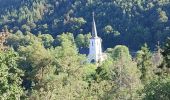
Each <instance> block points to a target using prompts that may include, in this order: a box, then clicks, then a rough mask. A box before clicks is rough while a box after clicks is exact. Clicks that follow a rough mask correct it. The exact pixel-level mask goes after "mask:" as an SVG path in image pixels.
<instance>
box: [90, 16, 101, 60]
mask: <svg viewBox="0 0 170 100" xmlns="http://www.w3.org/2000/svg"><path fill="white" fill-rule="evenodd" d="M91 35H92V37H91V38H90V44H89V54H88V62H90V63H100V62H102V61H103V60H104V57H103V55H104V54H103V53H102V39H101V38H100V37H98V36H97V29H96V23H95V19H94V13H93V22H92V34H91Z"/></svg>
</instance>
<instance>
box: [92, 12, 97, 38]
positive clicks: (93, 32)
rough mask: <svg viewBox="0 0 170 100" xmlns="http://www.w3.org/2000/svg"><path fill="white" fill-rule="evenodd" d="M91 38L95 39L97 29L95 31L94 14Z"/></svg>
mask: <svg viewBox="0 0 170 100" xmlns="http://www.w3.org/2000/svg"><path fill="white" fill-rule="evenodd" d="M92 37H97V29H96V23H95V19H94V12H93V22H92Z"/></svg>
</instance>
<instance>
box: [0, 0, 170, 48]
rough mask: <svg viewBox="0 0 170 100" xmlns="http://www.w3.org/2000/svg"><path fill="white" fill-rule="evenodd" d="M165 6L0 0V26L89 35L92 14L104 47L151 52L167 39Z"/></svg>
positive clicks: (130, 1)
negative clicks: (116, 45) (144, 46)
mask: <svg viewBox="0 0 170 100" xmlns="http://www.w3.org/2000/svg"><path fill="white" fill-rule="evenodd" d="M169 3H170V2H169V1H167V0H164V1H160V0H155V1H144V0H109V1H103V0H95V1H91V0H87V1H83V0H80V1H65V0H60V1H56V0H30V1H29V0H26V1H22V0H6V1H2V0H1V1H0V8H1V10H0V11H1V12H2V13H1V14H0V16H1V17H0V27H3V26H4V25H8V26H9V28H10V29H12V30H16V29H15V28H16V26H17V27H18V29H20V30H22V31H31V33H34V34H37V33H38V31H42V33H47V32H48V33H50V34H52V35H53V36H54V37H55V36H57V35H59V34H61V33H63V32H72V33H73V34H74V36H77V35H78V34H79V33H88V32H91V27H90V26H91V20H92V15H91V13H92V11H94V12H95V19H96V25H97V29H98V34H99V36H101V37H102V38H103V41H104V47H105V48H108V47H113V46H114V45H115V44H120V43H121V44H123V45H128V46H129V47H130V49H132V50H137V49H139V48H140V47H141V46H142V45H143V44H144V43H145V42H147V44H148V45H149V46H150V47H151V49H153V47H154V46H155V45H154V44H155V43H157V41H160V42H163V41H164V40H165V39H166V37H167V36H169V34H168V33H169V25H168V24H167V23H168V19H169V15H170V12H169V11H170V10H169ZM103 8H105V9H103ZM160 33H161V34H160ZM108 37H109V38H108ZM132 37H133V38H132ZM106 42H109V44H108V43H106Z"/></svg>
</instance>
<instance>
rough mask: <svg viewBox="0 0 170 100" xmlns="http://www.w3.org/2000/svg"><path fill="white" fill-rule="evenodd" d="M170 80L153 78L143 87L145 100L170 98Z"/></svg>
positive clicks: (165, 99)
mask: <svg viewBox="0 0 170 100" xmlns="http://www.w3.org/2000/svg"><path fill="white" fill-rule="evenodd" d="M169 87H170V80H169V79H168V78H166V79H160V80H153V81H152V82H151V83H149V84H147V85H146V86H145V87H144V89H143V93H144V94H143V95H144V98H143V100H169V98H170V95H169V92H170V88H169Z"/></svg>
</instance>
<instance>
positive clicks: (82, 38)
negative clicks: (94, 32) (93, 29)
mask: <svg viewBox="0 0 170 100" xmlns="http://www.w3.org/2000/svg"><path fill="white" fill-rule="evenodd" d="M90 37H91V34H90V33H89V34H85V35H83V34H79V35H77V37H76V39H75V42H76V44H77V46H78V47H79V48H88V47H89V43H90Z"/></svg>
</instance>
